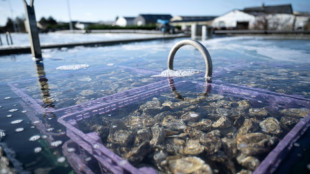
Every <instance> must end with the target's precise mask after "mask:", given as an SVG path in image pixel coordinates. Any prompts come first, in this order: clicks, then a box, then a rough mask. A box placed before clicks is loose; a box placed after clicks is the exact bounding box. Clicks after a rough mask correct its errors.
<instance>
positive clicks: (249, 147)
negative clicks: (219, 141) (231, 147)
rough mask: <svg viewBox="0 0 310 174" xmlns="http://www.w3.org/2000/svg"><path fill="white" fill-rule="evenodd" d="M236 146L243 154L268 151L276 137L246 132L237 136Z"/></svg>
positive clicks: (274, 142)
mask: <svg viewBox="0 0 310 174" xmlns="http://www.w3.org/2000/svg"><path fill="white" fill-rule="evenodd" d="M236 142H237V148H238V150H240V151H241V152H242V153H243V154H245V155H258V154H262V153H265V152H268V151H269V150H270V149H271V148H272V147H273V146H274V145H275V144H276V143H277V139H276V138H275V137H271V136H269V135H266V134H263V133H248V134H245V135H241V136H238V137H237V140H236Z"/></svg>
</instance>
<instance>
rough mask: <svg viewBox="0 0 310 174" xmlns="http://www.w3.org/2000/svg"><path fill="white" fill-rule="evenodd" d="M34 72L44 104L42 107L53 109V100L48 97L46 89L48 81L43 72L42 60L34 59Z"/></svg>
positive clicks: (47, 89) (47, 88)
mask: <svg viewBox="0 0 310 174" xmlns="http://www.w3.org/2000/svg"><path fill="white" fill-rule="evenodd" d="M35 66H36V72H37V76H38V84H39V89H40V91H41V96H42V101H43V103H44V105H43V107H45V108H47V107H52V108H53V107H54V103H53V100H52V99H51V96H50V91H49V87H48V79H47V77H46V73H45V71H44V63H43V59H42V58H36V60H35Z"/></svg>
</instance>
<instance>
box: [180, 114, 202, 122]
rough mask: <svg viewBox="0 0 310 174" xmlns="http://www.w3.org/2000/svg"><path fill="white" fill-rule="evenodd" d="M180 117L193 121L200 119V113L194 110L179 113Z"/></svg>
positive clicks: (185, 120) (186, 120)
mask: <svg viewBox="0 0 310 174" xmlns="http://www.w3.org/2000/svg"><path fill="white" fill-rule="evenodd" d="M181 119H182V120H183V121H184V122H190V121H191V122H195V121H197V120H199V119H200V114H198V113H196V112H186V113H185V114H183V115H181Z"/></svg>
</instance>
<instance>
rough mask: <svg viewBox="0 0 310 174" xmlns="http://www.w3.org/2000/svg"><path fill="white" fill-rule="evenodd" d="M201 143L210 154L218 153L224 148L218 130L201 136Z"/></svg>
mask: <svg viewBox="0 0 310 174" xmlns="http://www.w3.org/2000/svg"><path fill="white" fill-rule="evenodd" d="M199 140H200V143H201V144H202V145H203V146H204V147H205V151H206V152H207V153H208V154H213V153H216V152H217V151H218V150H219V149H220V148H221V146H222V141H221V139H220V132H219V131H218V130H214V131H211V132H209V133H207V134H205V133H203V134H202V135H201V136H200V139H199Z"/></svg>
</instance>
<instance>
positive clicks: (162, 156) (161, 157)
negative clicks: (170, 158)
mask: <svg viewBox="0 0 310 174" xmlns="http://www.w3.org/2000/svg"><path fill="white" fill-rule="evenodd" d="M166 158H167V153H165V152H163V151H162V150H161V151H159V152H155V154H154V156H153V159H154V162H155V164H156V166H157V168H158V169H159V170H163V167H164V165H163V163H162V162H163V161H165V160H166Z"/></svg>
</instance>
